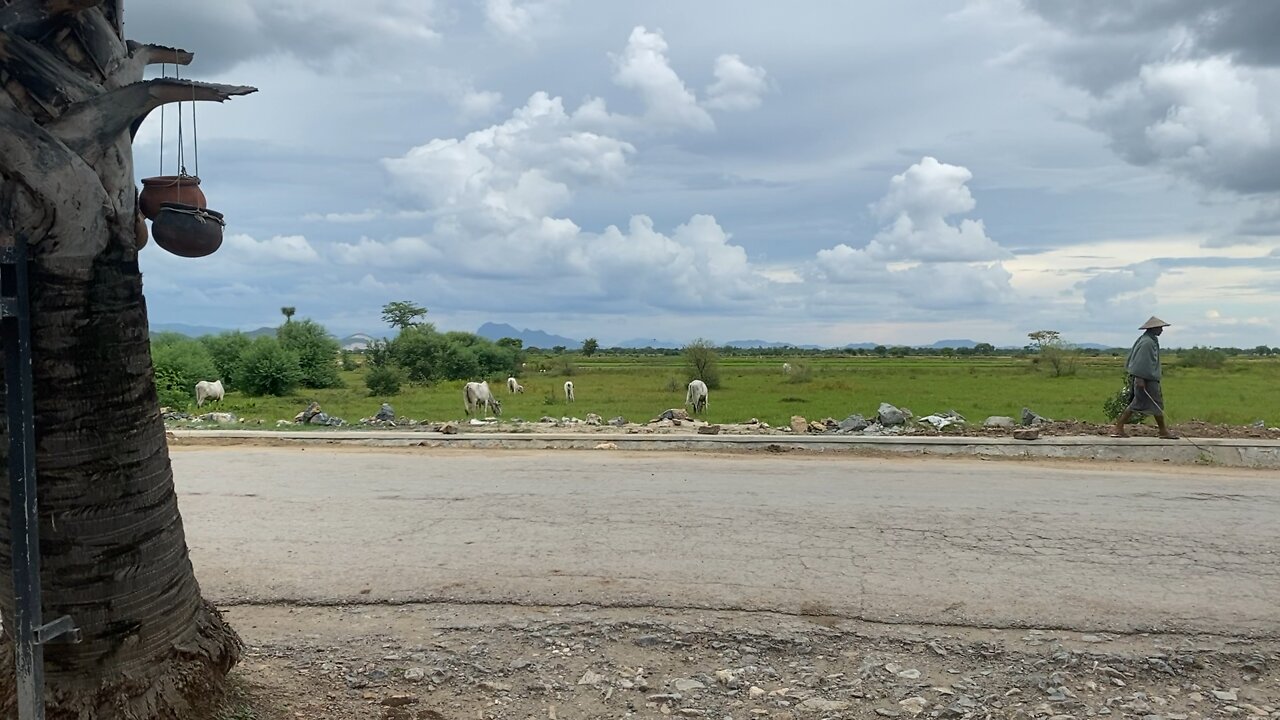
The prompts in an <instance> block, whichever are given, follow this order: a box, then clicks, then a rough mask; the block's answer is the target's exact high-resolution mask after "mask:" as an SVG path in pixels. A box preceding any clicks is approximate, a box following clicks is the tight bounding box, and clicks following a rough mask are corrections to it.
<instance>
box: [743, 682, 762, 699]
mask: <svg viewBox="0 0 1280 720" xmlns="http://www.w3.org/2000/svg"><path fill="white" fill-rule="evenodd" d="M747 695H750V696H751V697H752V699H755V700H759V699H760V698H762V697H764V688H758V687H756V686H755V685H752V686H751V688H750V689H749V690H747Z"/></svg>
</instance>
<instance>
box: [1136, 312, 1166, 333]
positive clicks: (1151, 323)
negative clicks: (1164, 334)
mask: <svg viewBox="0 0 1280 720" xmlns="http://www.w3.org/2000/svg"><path fill="white" fill-rule="evenodd" d="M1158 327H1169V323H1167V322H1165V321H1163V320H1161V319H1160V318H1158V317H1156V316H1155V315H1152V316H1151V319H1150V320H1148V321H1146V322H1144V323H1142V325H1141V326H1139V327H1138V329H1139V330H1150V329H1151V328H1158Z"/></svg>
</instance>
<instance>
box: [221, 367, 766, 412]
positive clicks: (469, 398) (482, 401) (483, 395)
mask: <svg viewBox="0 0 1280 720" xmlns="http://www.w3.org/2000/svg"><path fill="white" fill-rule="evenodd" d="M782 372H783V373H784V374H788V375H789V374H791V363H782ZM507 392H508V393H511V394H512V395H515V394H517V393H523V392H524V386H523V385H521V384H520V381H519V380H516V379H515V378H514V377H509V378H507ZM225 394H226V393H225V391H224V390H223V388H222V381H221V380H213V381H209V380H201V381H200V382H198V383H196V407H200V406H202V405H204V404H205V403H206V402H212V401H217V400H222V398H223V395H225ZM708 395H710V393H709V392H708V390H707V384H706V383H704V382H702V381H701V380H694V381H692V382H690V383H689V389H688V390H687V391H686V392H685V394H684V404H685V405H689V406H692V407H693V412H694V413H701V412H705V411H706V409H707V397H708ZM575 399H576V398H575V397H574V394H573V381H572V380H566V381H565V383H564V400H565V402H570V403H571V402H574V400H575ZM462 406H463V409H464V410H465V412H466V413H467V415H468V416H471V415H476V414H480V413H485V414H488V413H492V414H494V415H501V414H502V401H500V400H498V398H497V397H495V396H494V394H493V390H492V388H490V387H489V383H488V382H469V383H467V384H466V386H465V387H464V388H463V389H462Z"/></svg>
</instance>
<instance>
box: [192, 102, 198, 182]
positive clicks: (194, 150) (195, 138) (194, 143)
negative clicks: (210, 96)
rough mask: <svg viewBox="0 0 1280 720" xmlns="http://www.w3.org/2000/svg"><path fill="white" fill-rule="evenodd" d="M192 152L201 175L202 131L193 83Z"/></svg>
mask: <svg viewBox="0 0 1280 720" xmlns="http://www.w3.org/2000/svg"><path fill="white" fill-rule="evenodd" d="M191 152H192V154H193V155H194V156H195V161H196V177H200V131H199V130H197V129H196V86H195V83H192V85H191Z"/></svg>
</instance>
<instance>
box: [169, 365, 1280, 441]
mask: <svg viewBox="0 0 1280 720" xmlns="http://www.w3.org/2000/svg"><path fill="white" fill-rule="evenodd" d="M784 360H789V361H790V362H791V363H792V365H793V366H795V367H796V368H797V372H796V373H793V375H792V377H790V378H789V377H787V376H786V375H784V374H783V373H782V369H781V368H782V363H783V362H784ZM574 362H575V363H576V365H577V369H576V372H574V374H573V375H572V376H571V377H568V378H566V377H565V376H562V375H554V374H551V373H536V372H535V373H531V374H528V375H525V376H523V377H521V379H520V380H521V382H522V383H523V385H524V387H525V393H524V394H523V395H515V396H512V395H509V394H508V393H507V389H506V385H505V382H504V380H505V378H499V379H495V380H491V381H490V384H491V385H492V386H493V388H494V391H495V393H497V395H498V397H499V398H500V399H501V400H502V403H503V418H504V419H508V420H509V419H513V418H522V419H525V420H536V419H538V418H540V417H542V416H543V415H551V416H553V417H560V416H563V415H571V416H576V417H579V418H581V417H585V416H586V414H587V413H592V412H594V413H597V414H599V415H601V416H602V417H604V418H605V419H606V420H607V419H609V418H611V417H614V416H616V415H621V416H623V417H625V418H627V420H629V421H633V422H637V421H638V422H643V421H645V420H649V419H651V418H653V417H655V416H656V415H658V414H659V413H661V412H662V411H663V410H664V409H666V408H670V407H680V406H681V405H682V404H683V402H684V393H685V384H686V380H685V371H684V369H683V366H682V364H681V360H680V359H679V358H676V357H650V356H603V357H600V356H597V357H595V358H575V359H574ZM530 365H532V363H530ZM806 368H807V372H805V369H806ZM720 372H721V379H722V387H721V388H720V389H718V390H712V391H711V396H710V406H709V408H708V411H707V413H706V419H708V420H710V421H711V422H723V423H731V422H741V421H744V420H747V419H749V418H752V417H755V418H759V419H761V420H763V421H765V422H768V423H770V424H774V425H779V424H785V423H786V422H787V421H788V420H789V419H790V417H791V416H792V415H803V416H804V417H806V418H809V419H821V418H824V417H834V418H836V419H841V418H844V417H846V416H848V415H849V414H851V413H861V414H863V415H866V416H868V417H869V416H871V415H873V414H874V413H875V411H876V408H877V407H878V406H879V404H880V403H881V402H882V401H883V402H890V403H893V404H894V405H897V406H899V407H907V408H910V409H911V410H912V412H914V413H915V414H916V415H917V416H921V415H926V414H928V413H933V412H941V411H945V410H952V409H954V410H956V411H958V412H959V413H960V414H962V415H964V416H965V417H966V418H968V419H969V420H970V421H971V422H975V421H976V422H980V421H982V420H983V419H984V418H986V417H987V416H989V415H1010V416H1013V417H1017V416H1018V415H1019V413H1020V412H1021V409H1022V408H1023V407H1024V406H1026V407H1030V408H1031V409H1032V410H1034V411H1036V412H1037V413H1039V414H1041V415H1044V416H1046V417H1051V418H1054V419H1076V420H1083V421H1089V422H1098V423H1101V422H1104V421H1105V416H1104V413H1103V410H1102V402H1103V400H1104V399H1105V398H1106V397H1107V396H1108V395H1110V394H1111V393H1113V392H1114V391H1115V390H1116V389H1117V387H1118V386H1119V384H1120V383H1121V379H1122V370H1121V364H1120V360H1119V359H1118V358H1111V357H1106V358H1085V359H1083V360H1082V361H1081V365H1080V368H1079V372H1078V373H1077V374H1076V375H1073V376H1068V377H1059V378H1054V377H1050V376H1049V373H1048V372H1046V371H1045V370H1043V369H1041V368H1039V367H1037V366H1036V365H1033V364H1032V363H1031V361H1030V360H1027V359H1015V358H1008V357H993V358H963V359H958V358H935V357H914V358H912V357H908V358H867V357H850V358H777V357H768V358H765V357H759V358H752V357H746V358H738V357H735V358H723V359H722V360H721V361H720ZM804 375H807V378H804V379H802V378H800V377H797V376H804ZM1165 375H1166V377H1165V381H1164V392H1165V402H1166V404H1167V408H1166V411H1167V413H1168V415H1169V418H1170V420H1171V421H1172V422H1175V423H1176V422H1182V421H1186V420H1192V419H1197V420H1203V421H1206V422H1212V423H1229V424H1235V425H1243V424H1248V423H1251V422H1253V421H1255V420H1258V419H1263V420H1266V421H1267V422H1268V424H1271V425H1274V424H1277V423H1280V359H1270V358H1268V359H1255V358H1235V359H1232V360H1230V361H1229V362H1228V363H1227V365H1226V366H1225V367H1224V368H1222V369H1219V370H1206V369H1200V368H1182V367H1178V366H1177V364H1176V360H1175V361H1171V362H1168V363H1167V364H1166V368H1165ZM566 379H572V380H573V383H574V386H575V388H576V395H577V402H576V403H574V404H573V405H572V406H569V405H566V404H565V402H564V397H563V392H562V390H561V387H562V386H563V384H564V381H565V380H566ZM343 380H344V382H345V383H346V387H345V388H340V389H332V390H299V391H298V392H297V393H295V394H294V395H292V396H290V397H259V398H252V397H245V396H243V395H241V394H239V393H236V392H230V393H228V395H227V398H226V400H225V401H224V402H223V403H222V405H221V407H217V408H216V409H219V410H224V411H229V412H234V413H236V414H237V415H239V416H241V417H243V418H246V419H248V420H262V421H264V422H265V423H267V424H274V423H275V421H276V420H280V419H290V418H292V417H293V416H294V415H295V414H296V413H297V412H298V411H299V410H301V409H302V408H303V407H305V406H306V404H307V403H308V402H309V401H311V400H316V401H318V402H319V403H320V404H321V406H322V407H323V408H324V410H325V411H326V412H328V413H330V414H332V415H336V416H338V417H341V418H344V419H346V420H347V421H348V422H354V421H357V420H359V419H360V418H362V417H368V416H371V415H373V414H374V413H376V412H377V410H378V406H379V404H380V403H381V402H382V401H383V400H386V401H388V402H390V403H391V404H392V405H393V406H394V407H395V409H396V413H397V414H398V415H400V416H404V417H411V418H414V419H417V420H437V421H438V420H451V419H458V418H461V417H463V411H462V386H463V383H461V382H457V383H445V384H440V385H435V386H412V385H406V386H405V387H404V388H403V389H402V391H401V393H400V394H399V395H397V396H394V397H388V398H381V397H370V396H369V395H368V393H367V390H366V388H365V384H364V375H363V370H356V371H353V372H345V373H343ZM194 405H195V403H194V401H193V402H192V403H191V407H189V408H188V410H191V411H194V410H195V407H194ZM206 407H208V406H206Z"/></svg>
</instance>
